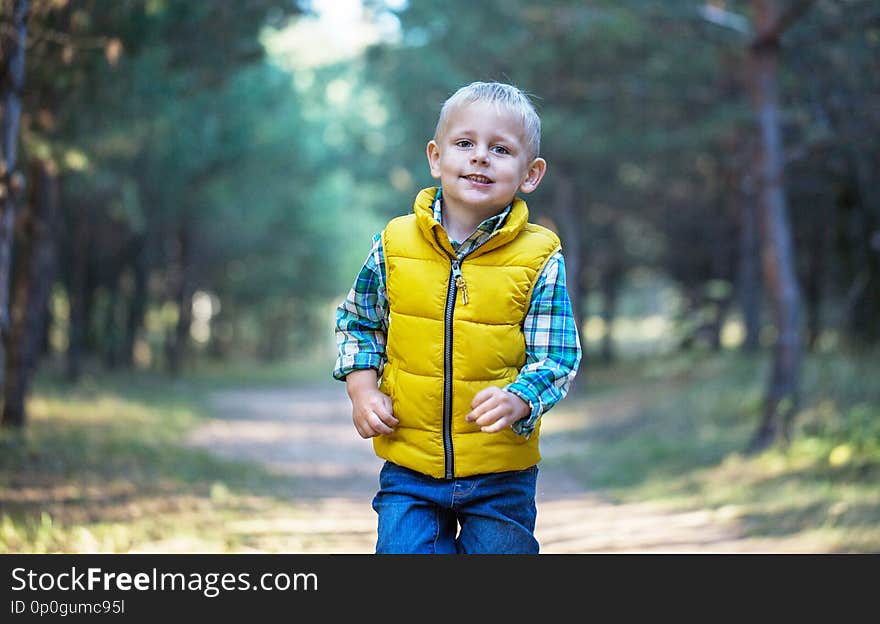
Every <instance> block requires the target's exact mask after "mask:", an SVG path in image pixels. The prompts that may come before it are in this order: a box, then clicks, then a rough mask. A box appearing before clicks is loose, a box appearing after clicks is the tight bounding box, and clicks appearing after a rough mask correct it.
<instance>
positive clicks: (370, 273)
mask: <svg viewBox="0 0 880 624" xmlns="http://www.w3.org/2000/svg"><path fill="white" fill-rule="evenodd" d="M387 333H388V300H387V298H386V294H385V258H384V253H383V250H382V235H381V234H377V235H376V236H375V237H374V238H373V247H372V249H370V254H369V255H368V256H367V259H366V261H365V262H364V265H363V267H361V270H360V272H359V273H358V275H357V278H356V279H355V282H354V286H352V288H351V290H350V291H349V293H348V296H346V298H345V301H343V302H342V303H341V304H340V305H339V307H338V308H336V346H337V349H338V356H337V358H336V366H335V367H334V369H333V377H334V378H336V379H339V380H345V377H346V375H348V373H350V372H351V371H354V370H360V369H365V368H375V369H376V370H377V371H378V373H379V374H380V375H381V374H382V369H383V368H384V367H385V344H386V336H387Z"/></svg>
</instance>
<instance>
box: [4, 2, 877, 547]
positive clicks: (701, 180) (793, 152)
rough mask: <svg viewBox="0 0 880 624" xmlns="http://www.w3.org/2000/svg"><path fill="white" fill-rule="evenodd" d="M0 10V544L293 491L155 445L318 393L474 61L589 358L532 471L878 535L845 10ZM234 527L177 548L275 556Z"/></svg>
mask: <svg viewBox="0 0 880 624" xmlns="http://www.w3.org/2000/svg"><path fill="white" fill-rule="evenodd" d="M0 29H2V30H0V36H2V46H3V47H2V56H0V72H2V89H3V93H2V98H3V99H2V103H0V116H2V119H3V129H2V132H3V142H2V147H3V154H2V159H3V160H2V167H0V173H2V176H3V180H2V185H0V195H2V197H0V200H2V211H3V212H2V219H0V329H2V336H3V354H4V358H5V359H4V374H3V379H4V386H3V387H4V397H3V415H2V422H3V425H4V426H3V433H2V438H0V440H2V444H3V452H2V455H3V459H2V460H0V491H2V492H4V493H3V494H2V495H0V504H2V510H0V512H2V515H0V518H2V525H0V550H5V551H20V552H21V551H24V552H29V551H45V550H49V551H52V550H62V551H81V550H129V549H136V548H139V547H141V546H142V545H143V544H144V543H147V542H149V541H150V540H154V541H156V540H158V542H157V543H160V544H162V545H163V546H162V547H164V548H171V546H169V544H171V543H172V542H169V541H167V537H168V534H174V533H175V532H177V533H179V532H180V531H181V528H180V527H181V524H180V517H179V516H175V515H174V514H176V513H184V510H186V513H196V511H194V510H202V511H204V510H205V507H204V505H208V506H209V507H210V506H211V505H214V507H210V508H211V509H212V510H213V512H218V509H219V507H217V506H220V507H223V508H224V509H225V510H226V511H225V512H224V513H228V514H233V515H234V514H235V513H238V512H236V511H235V509H239V510H241V509H243V507H242V505H244V506H245V507H246V505H245V503H244V502H243V501H244V498H242V497H244V496H245V493H246V492H250V493H251V494H253V493H254V492H257V493H260V492H262V493H263V494H265V495H266V496H269V497H270V498H272V499H273V500H275V501H276V503H275V504H279V505H287V504H293V503H291V502H290V501H292V500H293V499H295V495H294V493H292V492H293V490H290V489H285V488H288V487H289V488H294V490H295V487H294V486H292V485H290V484H289V483H287V484H285V483H286V482H285V483H280V482H275V481H272V479H275V478H276V477H277V475H275V476H272V475H269V474H263V473H261V472H259V470H257V469H256V468H253V467H251V468H244V467H243V466H242V465H239V464H234V465H231V464H225V463H223V462H221V461H219V460H215V459H211V458H209V457H208V456H207V455H203V454H198V453H196V451H193V450H191V449H184V448H183V447H181V448H177V447H174V444H175V443H176V442H178V441H179V440H180V439H182V437H184V436H185V432H187V431H190V430H191V429H192V428H193V427H197V426H198V423H199V422H201V420H200V419H204V418H207V417H209V416H210V412H211V407H210V405H211V403H210V401H208V400H207V399H206V398H205V397H210V396H211V392H213V391H215V390H216V389H217V388H228V387H231V386H236V387H238V386H250V387H258V386H269V385H272V386H273V387H277V386H278V385H291V386H298V387H300V386H304V385H308V384H313V385H315V384H317V385H320V384H325V383H326V384H331V382H330V373H331V370H332V368H333V363H334V358H335V340H334V336H333V317H334V310H335V307H336V306H337V305H338V304H339V303H340V302H341V300H342V299H343V297H344V296H345V294H346V292H347V291H348V289H349V288H350V287H351V285H352V282H353V280H354V277H355V275H356V272H357V271H358V269H359V268H360V266H361V263H362V262H363V260H364V259H365V257H366V255H367V253H368V251H369V248H370V239H371V237H372V236H373V235H374V234H375V233H377V232H379V231H380V230H381V228H382V227H383V225H384V223H385V222H386V221H387V220H388V219H389V218H391V217H393V216H397V215H400V214H405V213H407V212H408V211H410V210H411V206H412V200H413V198H414V196H415V194H416V193H417V191H418V190H419V189H421V188H423V187H426V186H432V185H434V184H435V181H434V180H433V179H432V178H431V177H430V176H429V173H428V169H427V166H426V162H425V157H424V146H425V143H426V142H427V141H428V140H429V139H430V138H431V136H432V133H433V129H434V124H435V123H436V118H437V114H438V112H439V108H440V105H441V104H442V102H443V100H444V99H445V98H446V97H448V96H449V95H451V93H452V92H454V91H455V89H457V88H458V87H459V86H462V85H463V84H466V83H468V82H471V81H473V80H498V81H503V82H511V83H513V84H516V85H517V86H519V87H520V88H522V89H523V90H525V91H526V92H528V93H530V94H532V95H533V96H534V101H535V104H536V107H537V109H538V112H539V114H540V116H541V118H542V122H543V137H542V155H543V156H544V157H545V158H546V159H547V161H548V164H549V167H548V174H547V176H546V178H545V179H544V182H543V183H542V185H541V188H540V189H539V190H538V191H537V192H536V193H534V194H533V195H530V196H529V197H528V203H529V208H530V211H531V218H532V220H534V221H536V222H538V223H541V224H543V225H545V226H547V227H550V228H552V229H554V230H555V231H557V232H558V233H559V234H560V236H561V238H562V241H563V246H564V252H565V255H566V264H567V268H568V274H569V290H570V294H571V297H572V301H573V302H574V304H575V308H576V315H577V318H578V322H579V326H580V328H581V338H582V341H583V346H584V350H585V355H584V361H583V363H582V368H581V372H580V374H579V376H578V379H577V381H576V384H575V388H574V390H573V392H572V395H571V397H572V398H571V399H570V401H569V405H568V407H566V409H568V410H569V411H568V412H564V414H569V415H570V416H571V418H573V419H577V418H579V417H583V418H585V419H587V420H584V421H583V422H581V421H578V422H580V425H579V426H578V427H579V428H577V431H576V433H570V434H567V437H566V434H564V432H559V433H558V436H559V437H560V438H565V439H567V441H568V442H570V443H571V446H570V447H566V448H567V449H568V450H566V451H565V452H564V453H561V454H560V455H559V457H558V461H559V463H560V464H564V465H565V466H566V467H567V469H568V470H569V472H570V473H571V474H573V475H575V476H576V478H578V479H580V482H582V483H583V484H584V487H589V488H592V489H593V490H597V491H602V492H604V493H605V495H607V496H609V497H612V498H614V499H617V500H621V501H623V500H627V499H636V498H637V499H640V500H644V499H646V498H651V497H654V498H656V499H657V500H663V501H666V502H670V501H674V502H678V503H681V504H684V505H685V506H691V507H694V506H699V507H706V506H709V507H712V508H714V509H716V510H717V509H721V510H723V514H722V515H723V516H724V517H725V518H735V519H736V520H737V521H741V522H742V527H744V528H743V530H744V531H745V532H746V533H748V534H760V535H763V536H771V537H772V536H780V535H789V534H801V535H810V536H814V537H815V536H819V535H821V539H819V537H816V540H819V541H815V540H813V541H810V542H808V543H807V542H804V543H803V544H809V546H805V545H803V544H801V546H800V547H801V548H805V549H806V548H808V547H809V548H811V549H819V550H846V551H866V550H867V551H876V550H878V549H880V488H878V487H877V485H878V484H880V479H878V477H880V383H878V382H877V380H878V379H880V357H878V353H880V351H878V348H877V345H878V341H880V193H878V190H877V189H878V188H880V149H878V147H880V145H878V144H880V8H878V5H877V3H876V2H873V1H871V0H815V1H803V0H753V1H751V2H749V1H746V0H707V1H705V2H701V1H698V0H666V1H663V2H652V1H648V0H645V1H636V0H614V1H610V0H609V1H605V0H581V1H574V0H548V1H545V2H524V1H520V0H506V1H502V0H486V1H484V2H473V1H468V2H466V1H464V0H444V1H443V2H440V1H439V0H438V1H435V0H385V1H382V0H337V1H333V0H313V1H306V0H302V1H295V0H285V1H279V0H276V1H271V0H239V1H236V2H232V1H226V0H217V1H211V2H189V1H183V0H116V1H110V0H31V1H30V2H27V1H23V0H0ZM333 387H334V388H336V390H339V391H341V388H342V386H341V384H339V385H338V386H333ZM596 397H605V398H606V400H607V401H608V403H609V404H611V405H614V404H616V405H620V404H628V403H627V401H629V400H632V402H633V403H634V405H636V407H634V408H633V411H632V413H630V414H629V415H628V416H627V419H626V420H625V422H623V423H621V422H617V423H616V424H615V425H614V426H611V425H610V424H609V423H608V421H607V418H605V416H604V414H605V413H604V412H603V409H602V408H599V407H597V406H595V405H593V404H591V403H589V401H592V400H595V399H596ZM634 397H635V398H634ZM636 398H637V399H638V400H635V399H636ZM345 407H346V406H345V405H342V409H343V411H344V409H345ZM559 409H560V410H562V408H561V407H560V408H559ZM579 415H580V416H579ZM343 418H348V416H347V415H346V414H343ZM548 418H549V415H548ZM352 433H354V432H353V430H352ZM578 436H581V437H578ZM579 440H581V441H584V444H586V443H587V442H588V443H589V444H590V445H592V447H591V448H592V450H591V452H590V454H589V455H588V456H583V453H581V454H579V452H576V451H574V450H572V449H573V448H575V447H577V444H576V443H577V442H578V441H579ZM172 447H174V448H177V450H175V451H173V452H172V451H171V450H169V449H171V448H172ZM230 461H232V460H230ZM600 465H601V466H604V468H602V469H599V468H597V466H600ZM254 471H256V472H254ZM218 475H220V476H218ZM267 480H268V481H267ZM269 481H271V482H272V484H270V485H266V483H267V482H269ZM279 483H280V484H279ZM734 483H736V484H738V485H734ZM114 484H115V486H114ZM114 488H115V489H114ZM279 488H280V489H279ZM147 494H149V500H150V501H151V502H149V503H147V502H145V499H144V496H146V495H147ZM114 497H116V498H114ZM174 497H179V498H176V499H175V500H177V503H175V505H174V506H173V509H169V508H168V504H169V503H168V501H169V500H171V499H172V498H174ZM111 500H116V501H117V502H116V503H112V502H111ZM119 501H123V502H122V503H119ZM230 501H232V502H230ZM233 503H234V504H233ZM261 504H262V503H261ZM200 505H202V506H200ZM224 505H225V507H224ZM236 505H237V506H238V507H236ZM248 509H249V510H250V511H249V512H248V513H251V512H253V508H248ZM285 509H287V508H285ZM156 510H160V511H161V512H162V513H161V514H160V515H164V514H167V516H165V517H166V518H167V524H164V525H163V524H162V522H160V521H159V520H157V518H156V517H155V516H154V517H153V519H152V522H151V523H146V520H145V519H144V518H145V516H150V515H151V514H154V513H155V512H156ZM288 511H289V510H288ZM242 513H243V512H242ZM187 517H189V516H187ZM193 522H194V523H195V525H194V526H201V529H200V530H201V531H202V533H203V534H209V533H210V530H209V529H208V528H206V525H199V524H198V521H193ZM215 529H216V531H217V535H218V536H219V535H220V533H221V531H220V529H219V528H217V527H215ZM246 533H247V532H246V531H245V532H243V533H242V534H241V535H240V536H239V537H238V538H236V539H237V540H239V541H235V540H233V541H231V542H230V541H229V540H230V539H232V538H230V537H229V534H228V533H227V534H225V536H224V537H222V538H221V537H217V538H216V540H219V541H216V540H215V541H212V542H206V541H202V542H188V544H189V545H188V546H186V545H185V546H182V547H181V548H183V549H187V548H190V549H230V550H236V549H241V548H244V547H245V546H248V545H249V547H252V548H255V549H270V550H271V549H276V550H278V549H296V548H304V546H303V544H302V543H301V542H296V544H298V546H296V545H292V544H293V542H280V543H279V542H268V543H267V542H259V543H254V542H249V541H248V540H249V539H251V537H248V536H247V535H245V534H246ZM224 540H225V541H224ZM193 544H194V545H193ZM218 544H220V545H218ZM348 547H350V546H341V547H340V548H343V549H344V548H348ZM316 548H320V547H316Z"/></svg>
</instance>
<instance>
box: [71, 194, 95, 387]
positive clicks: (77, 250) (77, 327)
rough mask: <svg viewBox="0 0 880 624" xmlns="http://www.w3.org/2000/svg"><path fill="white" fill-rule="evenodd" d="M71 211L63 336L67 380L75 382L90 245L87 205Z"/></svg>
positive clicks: (85, 318) (85, 315) (79, 368)
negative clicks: (65, 333)
mask: <svg viewBox="0 0 880 624" xmlns="http://www.w3.org/2000/svg"><path fill="white" fill-rule="evenodd" d="M74 208H75V210H74V214H73V228H72V229H73V236H72V239H73V241H72V244H71V246H70V256H71V257H70V262H71V266H70V283H69V284H68V297H69V299H70V323H69V326H68V338H67V379H68V380H69V381H71V382H75V381H76V380H77V379H79V377H80V375H81V374H82V360H83V353H84V351H85V343H86V333H87V324H88V319H89V314H88V308H89V307H90V306H89V304H88V301H87V299H88V297H89V295H88V282H89V250H90V247H91V238H92V233H91V227H90V224H89V215H90V212H91V208H90V206H88V205H82V206H75V207H74Z"/></svg>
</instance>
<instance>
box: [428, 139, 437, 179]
mask: <svg viewBox="0 0 880 624" xmlns="http://www.w3.org/2000/svg"><path fill="white" fill-rule="evenodd" d="M425 153H426V154H427V156H428V166H429V167H430V168H431V175H432V176H433V177H435V178H439V177H440V146H438V145H437V141H435V140H433V139H431V140H430V141H428V146H427V147H426V148H425Z"/></svg>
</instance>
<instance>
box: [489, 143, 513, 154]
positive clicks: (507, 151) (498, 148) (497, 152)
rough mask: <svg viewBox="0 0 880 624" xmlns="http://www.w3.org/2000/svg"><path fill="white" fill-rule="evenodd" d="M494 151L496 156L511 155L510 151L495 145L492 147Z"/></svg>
mask: <svg viewBox="0 0 880 624" xmlns="http://www.w3.org/2000/svg"><path fill="white" fill-rule="evenodd" d="M492 151H493V152H495V153H496V154H509V153H510V150H509V149H507V148H506V147H504V146H503V145H494V146H492Z"/></svg>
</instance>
